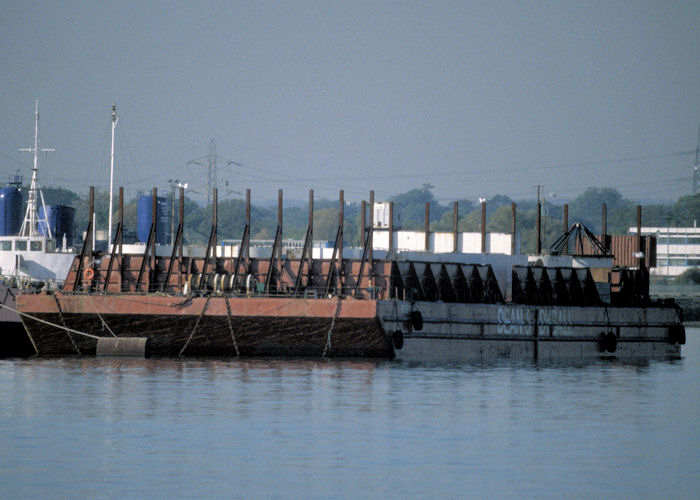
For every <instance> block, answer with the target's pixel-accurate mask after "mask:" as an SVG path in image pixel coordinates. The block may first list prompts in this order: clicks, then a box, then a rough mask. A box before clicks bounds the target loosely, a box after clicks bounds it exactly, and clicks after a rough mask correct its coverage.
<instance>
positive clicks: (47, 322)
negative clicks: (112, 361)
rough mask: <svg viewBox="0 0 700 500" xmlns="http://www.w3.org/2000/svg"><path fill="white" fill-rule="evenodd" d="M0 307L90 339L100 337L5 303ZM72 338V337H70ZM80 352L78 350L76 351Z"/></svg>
mask: <svg viewBox="0 0 700 500" xmlns="http://www.w3.org/2000/svg"><path fill="white" fill-rule="evenodd" d="M0 307H4V308H5V309H9V310H10V311H13V312H16V313H17V314H19V315H20V316H24V317H25V318H29V319H31V320H33V321H38V322H39V323H44V324H45V325H49V326H53V327H54V328H59V329H61V330H65V331H67V332H71V333H75V334H76V335H83V336H84V337H90V338H91V339H100V338H101V337H98V336H97V335H92V334H91V333H85V332H79V331H78V330H73V329H72V328H68V327H67V326H61V325H59V324H57V323H51V322H50V321H46V320H43V319H41V318H37V317H36V316H32V315H31V314H27V313H24V312H22V311H18V310H17V309H13V308H11V307H9V306H6V305H5V304H0ZM71 339H72V337H71ZM78 352H80V351H78Z"/></svg>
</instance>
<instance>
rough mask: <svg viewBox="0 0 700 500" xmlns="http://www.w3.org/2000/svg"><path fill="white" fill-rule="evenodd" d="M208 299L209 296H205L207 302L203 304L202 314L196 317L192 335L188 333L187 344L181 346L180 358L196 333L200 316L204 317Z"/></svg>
mask: <svg viewBox="0 0 700 500" xmlns="http://www.w3.org/2000/svg"><path fill="white" fill-rule="evenodd" d="M209 299H211V295H208V296H207V301H206V302H205V303H204V307H202V312H201V313H200V314H199V316H198V317H197V322H196V323H195V324H194V328H192V333H190V336H189V338H188V339H187V342H185V345H183V346H182V349H180V352H179V354H178V356H182V353H183V352H185V349H187V346H188V345H189V343H190V340H192V337H194V332H196V331H197V327H198V326H199V322H200V321H201V319H202V316H204V313H205V311H206V310H207V307H208V306H209Z"/></svg>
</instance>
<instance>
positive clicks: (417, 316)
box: [410, 311, 423, 332]
mask: <svg viewBox="0 0 700 500" xmlns="http://www.w3.org/2000/svg"><path fill="white" fill-rule="evenodd" d="M410 317H411V325H412V326H413V329H414V330H416V331H417V332H419V331H421V330H422V329H423V315H422V314H421V313H420V311H411V315H410Z"/></svg>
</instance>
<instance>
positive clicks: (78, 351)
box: [53, 294, 82, 354]
mask: <svg viewBox="0 0 700 500" xmlns="http://www.w3.org/2000/svg"><path fill="white" fill-rule="evenodd" d="M53 298H54V300H55V301H56V307H57V308H58V315H59V317H60V318H61V323H63V328H66V320H65V319H63V308H62V307H61V303H60V302H59V301H58V297H57V296H56V294H54V295H53ZM66 334H67V335H68V338H69V339H70V341H71V344H73V347H75V350H76V351H77V353H78V354H82V352H80V348H79V347H78V344H76V343H75V340H74V339H73V336H72V335H71V334H70V333H69V332H68V331H66Z"/></svg>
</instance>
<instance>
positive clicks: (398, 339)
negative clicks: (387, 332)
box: [391, 330, 403, 350]
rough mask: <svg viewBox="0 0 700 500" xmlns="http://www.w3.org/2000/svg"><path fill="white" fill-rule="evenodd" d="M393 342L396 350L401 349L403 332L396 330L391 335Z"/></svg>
mask: <svg viewBox="0 0 700 500" xmlns="http://www.w3.org/2000/svg"><path fill="white" fill-rule="evenodd" d="M391 341H392V342H393V343H394V349H396V350H399V349H401V348H402V347H403V332H402V331H401V330H396V331H395V332H394V333H392V334H391Z"/></svg>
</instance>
